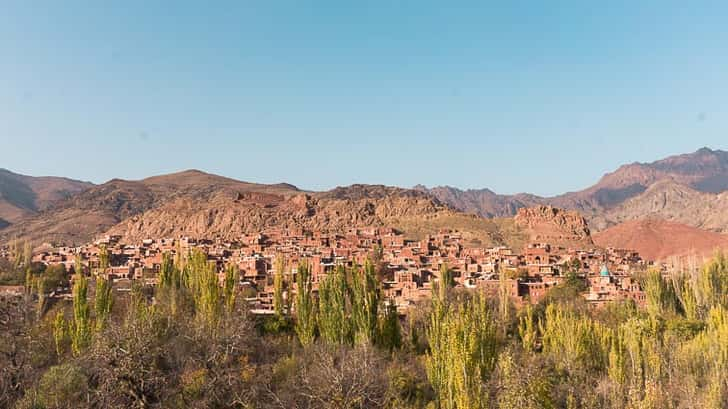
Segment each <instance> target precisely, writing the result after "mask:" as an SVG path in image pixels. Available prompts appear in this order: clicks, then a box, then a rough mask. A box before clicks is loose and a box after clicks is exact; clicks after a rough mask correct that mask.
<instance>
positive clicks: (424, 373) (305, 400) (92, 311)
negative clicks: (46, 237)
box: [0, 252, 728, 409]
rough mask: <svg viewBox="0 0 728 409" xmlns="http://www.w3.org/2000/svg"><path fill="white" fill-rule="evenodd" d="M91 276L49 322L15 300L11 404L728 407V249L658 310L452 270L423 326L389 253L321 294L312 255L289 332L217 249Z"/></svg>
mask: <svg viewBox="0 0 728 409" xmlns="http://www.w3.org/2000/svg"><path fill="white" fill-rule="evenodd" d="M74 270H75V276H74V277H73V302H72V303H69V304H67V305H66V304H64V303H61V302H58V303H54V304H52V305H50V306H49V307H48V308H49V313H46V314H41V315H36V314H26V313H25V312H24V311H23V308H28V307H29V306H30V305H31V304H27V305H24V304H22V302H23V301H22V300H21V301H17V302H16V304H9V303H5V304H0V312H2V313H3V314H9V313H13V314H14V315H13V316H14V317H16V319H13V320H11V321H8V322H9V324H8V326H7V328H4V329H3V331H2V332H0V369H1V370H0V407H16V408H60V407H69V406H71V407H78V408H86V407H88V408H106V407H145V408H155V407H159V408H189V407H193V408H206V407H212V408H225V407H232V408H332V409H333V408H392V409H393V408H404V409H407V408H421V409H437V408H439V409H465V408H467V409H471V408H476V409H478V408H562V407H563V408H597V407H599V408H635V409H636V408H684V407H685V408H687V407H699V408H716V409H717V408H725V407H728V376H727V375H726V374H727V373H728V262H727V260H726V257H725V256H723V255H717V256H716V257H715V258H713V259H712V260H711V261H710V262H708V263H707V264H706V265H705V266H704V267H703V268H702V269H700V270H699V271H685V272H677V273H674V274H672V275H670V276H664V275H660V274H657V273H654V272H651V273H648V274H646V275H645V276H644V277H641V278H640V279H641V280H642V284H643V286H644V288H645V289H646V293H647V300H646V305H645V308H638V307H637V306H636V305H635V304H634V303H633V302H621V303H614V304H611V305H608V306H606V307H605V308H603V309H598V310H591V309H588V308H584V305H583V303H582V301H581V297H580V296H579V294H578V286H579V284H578V283H577V281H578V280H566V281H565V282H564V284H562V285H560V286H559V287H558V288H556V289H555V291H554V292H553V294H551V295H550V296H549V297H547V298H546V299H545V300H544V301H543V302H542V303H540V304H537V305H532V306H526V307H524V308H520V309H518V310H516V309H515V308H514V306H513V305H511V304H510V300H509V298H508V297H505V296H504V295H503V294H504V292H503V291H498V292H497V293H496V294H495V296H494V297H488V296H486V295H485V294H484V293H480V292H477V291H470V290H460V289H457V288H454V287H453V286H452V280H451V278H450V277H451V274H450V270H449V269H448V268H447V266H443V268H442V271H441V272H440V274H439V279H438V280H436V281H435V282H434V285H433V288H432V297H431V302H429V303H426V304H423V305H421V306H418V308H415V309H414V310H411V311H412V313H411V314H409V315H408V316H407V318H406V319H402V317H401V316H399V315H398V314H397V311H396V308H395V307H394V306H393V305H392V304H391V303H390V302H389V300H387V299H386V298H384V297H383V294H384V292H383V291H382V289H381V288H380V284H379V283H380V281H379V280H377V279H376V275H377V272H376V268H375V263H366V264H365V265H364V266H361V267H360V266H353V267H347V266H343V265H341V266H338V267H337V268H335V269H334V270H333V271H331V272H329V273H328V274H325V275H324V274H321V275H319V276H317V280H318V284H319V287H318V288H319V291H318V294H317V293H316V292H315V291H313V281H314V277H313V271H312V269H311V267H310V266H309V265H308V264H307V263H306V262H305V261H303V262H301V263H299V264H298V265H297V266H294V267H291V273H292V274H291V276H292V277H293V282H291V283H288V285H289V286H291V287H293V288H294V289H295V290H296V291H295V297H294V298H293V299H292V301H291V303H290V311H288V310H289V308H284V309H283V311H280V313H281V314H282V315H284V316H285V319H287V320H291V322H292V325H290V326H284V327H277V328H276V330H275V331H270V330H269V329H270V328H271V327H268V326H265V325H264V326H256V321H255V320H253V319H252V318H251V317H249V316H248V314H247V313H246V311H245V308H244V307H245V305H244V304H243V301H242V297H235V286H234V285H232V286H231V284H230V283H233V284H234V283H235V281H236V280H237V274H238V271H237V268H236V267H234V266H227V267H226V268H225V269H224V279H223V278H222V277H221V280H220V281H218V278H217V271H216V270H215V267H214V266H213V265H211V264H209V263H208V262H207V258H206V256H205V255H204V254H203V253H199V252H192V253H190V254H189V255H187V256H185V258H184V260H183V261H178V262H176V263H175V262H173V259H172V258H171V257H169V256H165V257H164V258H163V262H162V272H161V274H160V282H159V285H158V286H157V287H156V288H152V287H143V286H141V285H139V284H137V285H134V287H133V288H132V291H131V292H130V293H124V294H123V295H121V293H116V292H113V291H110V290H108V289H110V288H111V287H112V286H111V285H110V283H107V282H104V281H103V280H101V279H94V278H93V277H87V276H86V274H85V272H84V269H83V266H82V265H80V264H79V265H78V266H77V267H76V268H74ZM44 274H45V272H42V273H37V272H33V273H32V274H31V275H30V278H29V279H31V280H34V281H38V280H40V279H41V278H42V277H43V275H44ZM63 279H64V280H68V277H63ZM89 288H92V289H93V288H95V291H89V290H88V289H89ZM112 294H113V296H112ZM89 295H92V297H89ZM3 302H5V301H3ZM26 302H27V303H29V302H32V303H35V301H34V300H32V301H31V300H28V301H26ZM91 302H93V306H94V307H93V308H91V305H92V304H91ZM269 319H270V320H276V319H278V318H276V317H275V316H273V315H271V316H270V318H269ZM504 320H505V321H506V322H503V321H504ZM256 327H257V328H258V329H259V330H258V331H256V330H255V329H256Z"/></svg>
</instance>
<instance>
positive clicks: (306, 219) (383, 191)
mask: <svg viewBox="0 0 728 409" xmlns="http://www.w3.org/2000/svg"><path fill="white" fill-rule="evenodd" d="M440 212H449V209H447V208H446V207H444V206H442V205H440V204H439V203H438V202H436V201H433V200H432V199H431V198H430V197H429V196H427V195H424V194H422V193H417V192H413V191H411V190H405V189H398V188H387V187H384V186H362V185H355V186H351V187H348V188H337V189H335V190H333V191H330V192H325V193H314V194H311V193H302V192H298V193H296V194H280V193H260V192H255V193H250V192H246V193H241V192H240V191H238V190H235V189H215V190H212V191H205V192H199V193H195V194H192V195H184V196H181V197H177V198H174V199H172V200H170V201H168V202H166V203H163V204H162V205H160V206H157V207H155V208H153V209H150V210H148V211H146V212H143V213H141V214H139V215H136V216H133V217H130V218H129V219H127V220H125V221H124V222H122V223H120V224H118V225H116V226H114V227H113V228H111V229H110V230H109V231H108V233H109V234H118V235H121V236H123V237H124V238H125V239H127V240H141V239H144V238H149V237H173V236H178V235H189V236H193V237H221V238H228V239H230V238H235V237H239V236H240V234H242V233H246V232H252V231H259V230H261V229H266V228H272V227H281V228H293V227H302V228H307V229H314V230H322V231H343V230H345V229H347V228H349V227H355V226H385V225H392V224H396V223H395V222H396V220H398V219H408V218H414V217H416V218H423V219H427V218H428V217H434V216H435V215H436V214H438V213H440Z"/></svg>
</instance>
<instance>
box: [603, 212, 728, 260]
mask: <svg viewBox="0 0 728 409" xmlns="http://www.w3.org/2000/svg"><path fill="white" fill-rule="evenodd" d="M594 242H595V243H596V244H597V245H599V246H601V247H617V248H629V249H633V250H636V251H638V252H639V253H640V255H642V257H644V258H646V259H649V260H666V259H667V258H670V257H683V256H697V257H704V256H710V255H712V254H713V252H715V251H716V250H718V249H728V235H724V234H719V233H714V232H709V231H705V230H701V229H698V228H695V227H691V226H687V225H685V224H681V223H676V222H668V221H665V220H657V219H643V220H631V221H627V222H624V223H621V224H618V225H616V226H613V227H610V228H608V229H606V230H604V231H602V232H599V233H595V234H594Z"/></svg>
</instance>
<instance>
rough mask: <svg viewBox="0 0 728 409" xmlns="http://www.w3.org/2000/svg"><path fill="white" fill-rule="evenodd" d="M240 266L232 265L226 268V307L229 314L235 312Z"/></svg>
mask: <svg viewBox="0 0 728 409" xmlns="http://www.w3.org/2000/svg"><path fill="white" fill-rule="evenodd" d="M239 274H240V272H239V271H238V266H236V265H235V264H233V263H230V264H228V265H227V267H226V268H225V288H224V292H225V306H226V308H227V311H228V312H230V313H231V312H233V311H234V310H235V286H236V284H237V282H238V275H239Z"/></svg>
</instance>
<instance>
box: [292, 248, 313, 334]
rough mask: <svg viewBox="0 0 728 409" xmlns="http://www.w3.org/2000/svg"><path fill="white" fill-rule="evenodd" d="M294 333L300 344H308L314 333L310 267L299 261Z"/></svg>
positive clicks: (306, 263)
mask: <svg viewBox="0 0 728 409" xmlns="http://www.w3.org/2000/svg"><path fill="white" fill-rule="evenodd" d="M296 284H297V288H296V334H297V335H298V340H299V342H301V345H303V346H304V347H305V346H308V345H311V344H312V343H313V341H314V337H315V335H316V311H315V305H314V301H313V295H312V287H313V283H312V279H311V268H310V267H309V265H308V262H306V261H305V260H304V261H301V262H300V263H298V268H297V269H296Z"/></svg>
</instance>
